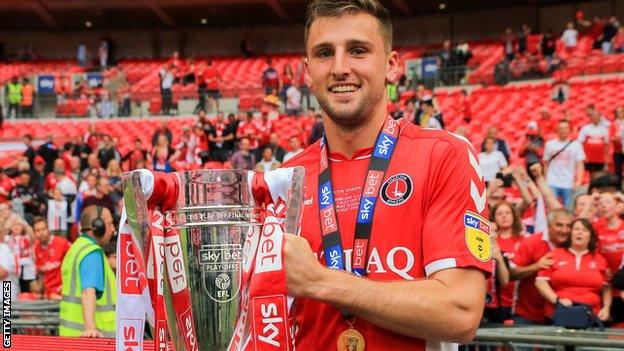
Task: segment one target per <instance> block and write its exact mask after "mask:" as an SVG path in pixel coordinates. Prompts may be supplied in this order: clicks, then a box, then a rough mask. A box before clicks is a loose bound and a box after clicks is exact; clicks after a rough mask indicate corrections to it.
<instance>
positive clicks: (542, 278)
mask: <svg viewBox="0 0 624 351" xmlns="http://www.w3.org/2000/svg"><path fill="white" fill-rule="evenodd" d="M535 280H546V281H548V280H550V277H535Z"/></svg>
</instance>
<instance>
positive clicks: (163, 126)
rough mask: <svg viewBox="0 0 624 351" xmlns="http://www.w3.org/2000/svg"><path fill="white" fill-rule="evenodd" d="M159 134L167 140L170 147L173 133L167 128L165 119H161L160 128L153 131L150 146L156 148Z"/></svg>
mask: <svg viewBox="0 0 624 351" xmlns="http://www.w3.org/2000/svg"><path fill="white" fill-rule="evenodd" d="M161 134H163V135H164V136H165V137H166V138H167V140H168V141H169V145H171V140H172V139H173V133H172V132H171V129H169V127H167V120H166V119H161V120H160V127H159V128H157V129H156V130H155V131H154V134H153V135H152V146H156V144H157V142H158V137H159V136H160V135H161Z"/></svg>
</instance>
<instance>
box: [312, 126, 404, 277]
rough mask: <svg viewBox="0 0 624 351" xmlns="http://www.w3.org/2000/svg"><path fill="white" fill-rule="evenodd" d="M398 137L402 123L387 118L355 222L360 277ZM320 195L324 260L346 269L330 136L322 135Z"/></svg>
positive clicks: (355, 267) (356, 268)
mask: <svg viewBox="0 0 624 351" xmlns="http://www.w3.org/2000/svg"><path fill="white" fill-rule="evenodd" d="M398 138H399V124H398V123H397V122H396V121H395V120H394V119H392V118H389V117H388V118H386V122H385V123H384V126H383V128H382V129H381V131H380V132H379V135H378V136H377V141H376V143H375V148H374V151H373V155H372V156H371V160H370V162H369V164H368V171H367V173H366V181H365V182H364V188H363V189H362V196H361V197H360V205H359V207H358V215H357V220H356V224H355V237H354V243H353V258H352V262H351V263H352V264H351V267H352V271H353V273H355V274H357V275H359V276H362V277H363V276H366V265H367V261H368V245H369V241H370V237H371V232H372V227H373V215H374V213H375V206H376V204H377V199H378V197H379V189H380V187H381V182H382V181H383V179H384V177H385V175H386V171H387V170H388V167H389V165H390V160H391V159H392V154H393V153H394V150H395V147H396V144H397V141H398ZM320 148H321V150H320V153H321V155H320V156H321V157H320V160H319V177H318V184H319V188H318V197H319V220H320V225H321V236H322V240H323V251H324V252H325V262H326V265H327V266H328V267H329V268H333V269H342V270H346V269H347V265H346V262H345V258H344V251H343V245H342V239H341V238H340V229H339V227H338V220H337V215H336V205H335V204H334V190H333V187H332V183H331V171H330V168H329V158H328V153H327V137H326V136H325V135H323V138H321V145H320Z"/></svg>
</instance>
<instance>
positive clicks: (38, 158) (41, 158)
mask: <svg viewBox="0 0 624 351" xmlns="http://www.w3.org/2000/svg"><path fill="white" fill-rule="evenodd" d="M35 164H45V160H44V159H43V157H41V156H39V155H37V156H35Z"/></svg>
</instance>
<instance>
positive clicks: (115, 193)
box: [106, 159, 123, 203]
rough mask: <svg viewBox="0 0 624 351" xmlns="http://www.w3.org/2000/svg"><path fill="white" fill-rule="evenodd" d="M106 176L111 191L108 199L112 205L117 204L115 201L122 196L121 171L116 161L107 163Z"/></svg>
mask: <svg viewBox="0 0 624 351" xmlns="http://www.w3.org/2000/svg"><path fill="white" fill-rule="evenodd" d="M106 174H107V175H108V183H109V184H110V186H111V190H112V191H111V193H110V197H111V199H112V200H113V202H114V203H117V201H119V199H121V197H122V196H123V189H122V187H121V175H122V174H123V171H122V170H121V165H120V164H119V161H117V160H116V159H112V160H110V161H108V166H107V167H106Z"/></svg>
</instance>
